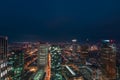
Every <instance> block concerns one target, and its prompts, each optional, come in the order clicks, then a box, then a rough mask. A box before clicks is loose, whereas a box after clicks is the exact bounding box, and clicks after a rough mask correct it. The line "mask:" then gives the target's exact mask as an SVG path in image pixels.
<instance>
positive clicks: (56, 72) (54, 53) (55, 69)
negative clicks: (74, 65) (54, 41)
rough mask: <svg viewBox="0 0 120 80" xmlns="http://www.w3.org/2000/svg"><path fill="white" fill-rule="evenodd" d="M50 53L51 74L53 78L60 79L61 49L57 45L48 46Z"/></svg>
mask: <svg viewBox="0 0 120 80" xmlns="http://www.w3.org/2000/svg"><path fill="white" fill-rule="evenodd" d="M50 53H51V73H52V74H51V75H52V77H51V78H53V79H55V80H62V66H61V62H62V60H61V50H60V48H59V47H58V46H52V47H51V48H50Z"/></svg>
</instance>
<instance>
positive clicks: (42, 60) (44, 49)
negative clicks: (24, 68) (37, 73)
mask: <svg viewBox="0 0 120 80" xmlns="http://www.w3.org/2000/svg"><path fill="white" fill-rule="evenodd" d="M48 49H49V45H48V44H40V47H39V50H38V60H37V61H38V62H37V64H38V67H39V68H43V67H45V66H46V65H47V61H48Z"/></svg>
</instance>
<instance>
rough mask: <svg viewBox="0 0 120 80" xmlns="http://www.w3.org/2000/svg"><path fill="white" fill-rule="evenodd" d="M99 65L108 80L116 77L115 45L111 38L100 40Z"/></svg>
mask: <svg viewBox="0 0 120 80" xmlns="http://www.w3.org/2000/svg"><path fill="white" fill-rule="evenodd" d="M101 66H102V69H103V74H104V75H106V77H107V78H109V80H113V79H116V46H115V43H114V41H113V40H103V41H102V45H101Z"/></svg>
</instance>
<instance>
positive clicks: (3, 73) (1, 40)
mask: <svg viewBox="0 0 120 80" xmlns="http://www.w3.org/2000/svg"><path fill="white" fill-rule="evenodd" d="M7 48H8V38H7V37H0V80H7V72H8V71H7V63H8V62H7Z"/></svg>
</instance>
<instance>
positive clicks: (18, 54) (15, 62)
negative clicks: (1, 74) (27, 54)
mask: <svg viewBox="0 0 120 80" xmlns="http://www.w3.org/2000/svg"><path fill="white" fill-rule="evenodd" d="M8 61H9V63H8V64H9V66H11V70H10V72H9V78H10V80H23V79H22V77H23V71H24V53H23V51H22V50H12V51H11V55H10V57H9V59H8Z"/></svg>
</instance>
